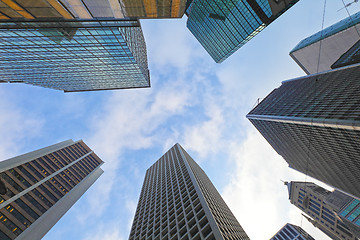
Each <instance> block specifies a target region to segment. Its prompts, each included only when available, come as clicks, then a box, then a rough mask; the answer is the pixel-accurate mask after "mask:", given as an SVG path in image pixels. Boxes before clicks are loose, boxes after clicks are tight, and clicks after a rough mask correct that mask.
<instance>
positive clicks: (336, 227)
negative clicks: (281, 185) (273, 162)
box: [285, 182, 360, 240]
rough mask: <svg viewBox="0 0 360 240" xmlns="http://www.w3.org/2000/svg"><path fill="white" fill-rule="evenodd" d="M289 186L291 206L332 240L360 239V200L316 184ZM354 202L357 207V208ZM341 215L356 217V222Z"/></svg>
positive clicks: (302, 183)
mask: <svg viewBox="0 0 360 240" xmlns="http://www.w3.org/2000/svg"><path fill="white" fill-rule="evenodd" d="M285 184H286V185H287V187H288V192H289V200H290V202H291V204H293V205H295V206H296V207H297V208H299V209H300V210H302V211H303V212H304V213H305V214H306V215H307V216H305V217H306V218H307V219H308V220H309V221H310V222H311V223H312V224H313V225H314V226H315V227H317V228H319V229H320V230H321V231H322V232H324V233H325V234H326V235H328V236H329V237H330V238H331V239H334V240H356V239H357V238H356V237H359V234H357V233H356V229H357V231H359V229H360V220H359V222H358V223H357V221H358V218H359V215H360V208H358V207H360V206H358V204H359V201H358V199H355V198H353V197H351V196H349V195H346V194H344V193H342V192H339V191H337V190H335V191H333V192H330V191H328V190H326V189H324V188H322V187H320V186H318V185H316V184H314V183H309V182H290V183H285ZM354 202H355V203H356V204H353V203H354ZM353 205H354V206H353ZM351 207H352V208H351ZM350 208H351V209H350ZM357 209H359V210H357ZM344 212H345V214H344ZM341 215H344V216H347V215H349V216H355V215H356V216H355V217H354V218H353V219H352V220H353V221H352V222H350V221H347V222H345V221H344V219H346V218H343V217H340V216H341ZM352 229H354V230H355V231H353V230H352Z"/></svg>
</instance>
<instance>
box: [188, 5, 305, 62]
mask: <svg viewBox="0 0 360 240" xmlns="http://www.w3.org/2000/svg"><path fill="white" fill-rule="evenodd" d="M297 2H298V0H284V1H276V0H258V1H256V0H246V1H243V0H235V1H233V0H193V1H192V3H191V4H190V6H189V7H188V8H187V10H186V14H187V15H188V20H187V27H188V29H189V30H190V31H191V33H192V34H193V35H194V36H195V38H196V39H197V40H198V41H199V42H200V44H201V45H202V46H203V47H204V48H205V50H206V51H207V52H208V53H209V54H210V56H211V57H212V58H213V59H214V60H215V62H217V63H221V62H222V61H224V60H225V59H226V58H228V57H229V56H230V55H231V54H233V53H234V52H235V51H236V50H238V49H239V48H240V47H242V46H243V45H244V44H246V43H247V42H248V41H250V40H251V39H252V38H253V37H254V36H256V35H257V34H258V33H259V32H261V31H262V30H263V29H264V28H265V27H266V26H268V25H269V24H270V23H272V22H273V21H274V20H275V19H277V18H278V17H279V16H280V15H281V14H283V13H284V12H285V11H286V10H288V9H289V8H290V7H291V6H293V5H294V4H295V3H297Z"/></svg>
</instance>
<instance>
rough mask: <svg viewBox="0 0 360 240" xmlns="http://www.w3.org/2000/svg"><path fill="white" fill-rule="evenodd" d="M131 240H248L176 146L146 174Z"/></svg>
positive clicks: (207, 181) (200, 172) (203, 176)
mask: <svg viewBox="0 0 360 240" xmlns="http://www.w3.org/2000/svg"><path fill="white" fill-rule="evenodd" d="M129 239H131V240H132V239H161V240H167V239H179V240H180V239H181V240H185V239H193V240H198V239H206V240H214V239H216V240H220V239H228V240H230V239H232V240H236V239H237V240H240V239H241V240H243V239H249V238H248V236H247V235H246V233H245V231H244V230H243V229H242V227H241V226H240V224H239V222H238V221H237V220H236V218H235V217H234V215H233V214H232V212H231V211H230V209H229V208H228V206H227V205H226V203H225V202H224V200H223V199H222V197H221V196H220V194H219V193H218V191H217V190H216V189H215V187H214V185H213V184H212V183H211V181H210V179H209V178H208V177H207V176H206V174H205V172H204V171H203V170H202V169H201V168H200V167H199V165H197V163H196V162H195V161H194V160H193V159H192V158H191V157H190V156H189V154H188V153H187V152H185V150H184V149H183V148H182V147H181V146H180V145H179V144H175V145H174V146H173V147H172V148H171V149H170V150H169V151H168V152H166V153H165V154H164V155H163V156H162V157H161V158H160V159H159V160H158V161H156V162H155V163H154V164H153V165H152V166H151V167H150V168H149V169H148V170H147V171H146V175H145V180H144V184H143V187H142V190H141V194H140V199H139V203H138V206H137V209H136V213H135V217H134V221H133V225H132V228H131V232H130V237H129Z"/></svg>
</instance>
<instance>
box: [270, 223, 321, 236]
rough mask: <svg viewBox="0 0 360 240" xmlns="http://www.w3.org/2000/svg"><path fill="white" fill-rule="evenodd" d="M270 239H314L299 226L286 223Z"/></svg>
mask: <svg viewBox="0 0 360 240" xmlns="http://www.w3.org/2000/svg"><path fill="white" fill-rule="evenodd" d="M270 240H315V239H314V238H313V237H312V236H310V234H308V233H307V232H306V231H305V230H304V229H302V228H301V227H299V226H296V225H293V224H290V223H287V224H286V225H285V226H284V227H282V228H281V229H280V230H279V231H278V232H277V233H276V234H275V235H274V236H273V237H272V238H271V239H270Z"/></svg>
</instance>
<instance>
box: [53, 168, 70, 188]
mask: <svg viewBox="0 0 360 240" xmlns="http://www.w3.org/2000/svg"><path fill="white" fill-rule="evenodd" d="M54 178H56V179H57V181H58V182H59V183H61V185H62V186H63V187H64V188H65V189H66V190H67V191H68V192H70V191H71V189H72V187H71V186H70V184H68V183H67V182H66V181H65V179H64V178H63V177H62V176H61V175H60V173H59V174H58V175H56V176H55V177H54Z"/></svg>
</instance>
